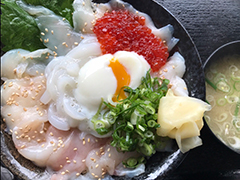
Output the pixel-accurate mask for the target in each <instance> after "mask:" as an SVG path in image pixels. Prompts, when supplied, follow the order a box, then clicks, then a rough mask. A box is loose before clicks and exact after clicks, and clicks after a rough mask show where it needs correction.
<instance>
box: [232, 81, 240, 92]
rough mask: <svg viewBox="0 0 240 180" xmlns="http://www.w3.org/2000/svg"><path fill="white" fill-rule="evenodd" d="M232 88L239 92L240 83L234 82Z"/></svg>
mask: <svg viewBox="0 0 240 180" xmlns="http://www.w3.org/2000/svg"><path fill="white" fill-rule="evenodd" d="M233 87H234V89H235V90H236V91H238V92H239V91H240V81H237V82H234V84H233Z"/></svg>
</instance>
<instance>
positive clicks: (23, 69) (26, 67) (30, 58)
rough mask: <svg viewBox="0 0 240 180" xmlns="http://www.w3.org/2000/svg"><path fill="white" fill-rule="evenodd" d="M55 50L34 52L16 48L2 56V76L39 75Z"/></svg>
mask: <svg viewBox="0 0 240 180" xmlns="http://www.w3.org/2000/svg"><path fill="white" fill-rule="evenodd" d="M52 54H53V52H52V51H51V50H49V49H39V50H36V51H33V52H30V51H27V50H23V49H14V50H10V51H8V52H6V53H5V54H4V55H3V56H2V57H1V78H2V79H3V80H7V79H13V78H22V77H24V76H26V75H31V76H37V75H39V74H41V73H44V69H45V68H46V65H47V64H48V63H49V61H50V60H51V59H52V57H51V56H50V55H52Z"/></svg>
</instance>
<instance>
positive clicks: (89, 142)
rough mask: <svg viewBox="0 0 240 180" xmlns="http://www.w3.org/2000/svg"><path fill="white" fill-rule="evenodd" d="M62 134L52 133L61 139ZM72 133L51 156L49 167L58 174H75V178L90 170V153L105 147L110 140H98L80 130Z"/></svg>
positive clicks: (64, 138) (62, 140)
mask: <svg viewBox="0 0 240 180" xmlns="http://www.w3.org/2000/svg"><path fill="white" fill-rule="evenodd" d="M61 132H62V131H59V130H57V129H55V131H52V133H53V134H54V136H55V134H58V136H59V137H62V136H61ZM63 132H64V131H63ZM70 132H71V133H70V134H69V135H68V136H67V137H63V139H60V140H59V143H60V144H59V145H58V146H59V148H58V149H57V150H56V151H55V152H53V154H52V155H51V156H50V158H49V159H48V162H47V166H48V167H50V168H51V169H53V170H54V171H57V174H62V175H64V174H71V173H74V174H75V176H79V175H80V174H81V173H82V172H86V171H87V170H88V167H87V166H86V164H85V159H86V157H87V155H88V153H89V152H90V151H91V150H92V149H95V148H99V147H100V146H103V145H104V144H105V143H106V142H107V141H109V139H103V138H102V139H98V138H96V137H94V136H92V135H90V134H86V133H84V132H80V131H79V130H78V129H73V130H71V131H70ZM56 159H57V160H58V161H57V162H56V161H55V160H56Z"/></svg>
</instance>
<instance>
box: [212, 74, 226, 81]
mask: <svg viewBox="0 0 240 180" xmlns="http://www.w3.org/2000/svg"><path fill="white" fill-rule="evenodd" d="M225 80H226V76H225V75H224V74H222V73H218V74H217V75H216V76H215V77H214V79H213V81H214V83H217V82H219V81H225Z"/></svg>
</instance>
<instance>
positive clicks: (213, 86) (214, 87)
mask: <svg viewBox="0 0 240 180" xmlns="http://www.w3.org/2000/svg"><path fill="white" fill-rule="evenodd" d="M205 81H206V82H207V83H208V84H209V85H210V86H211V87H212V88H213V89H215V90H217V86H215V84H213V83H212V82H211V81H210V80H209V79H207V78H205Z"/></svg>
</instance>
